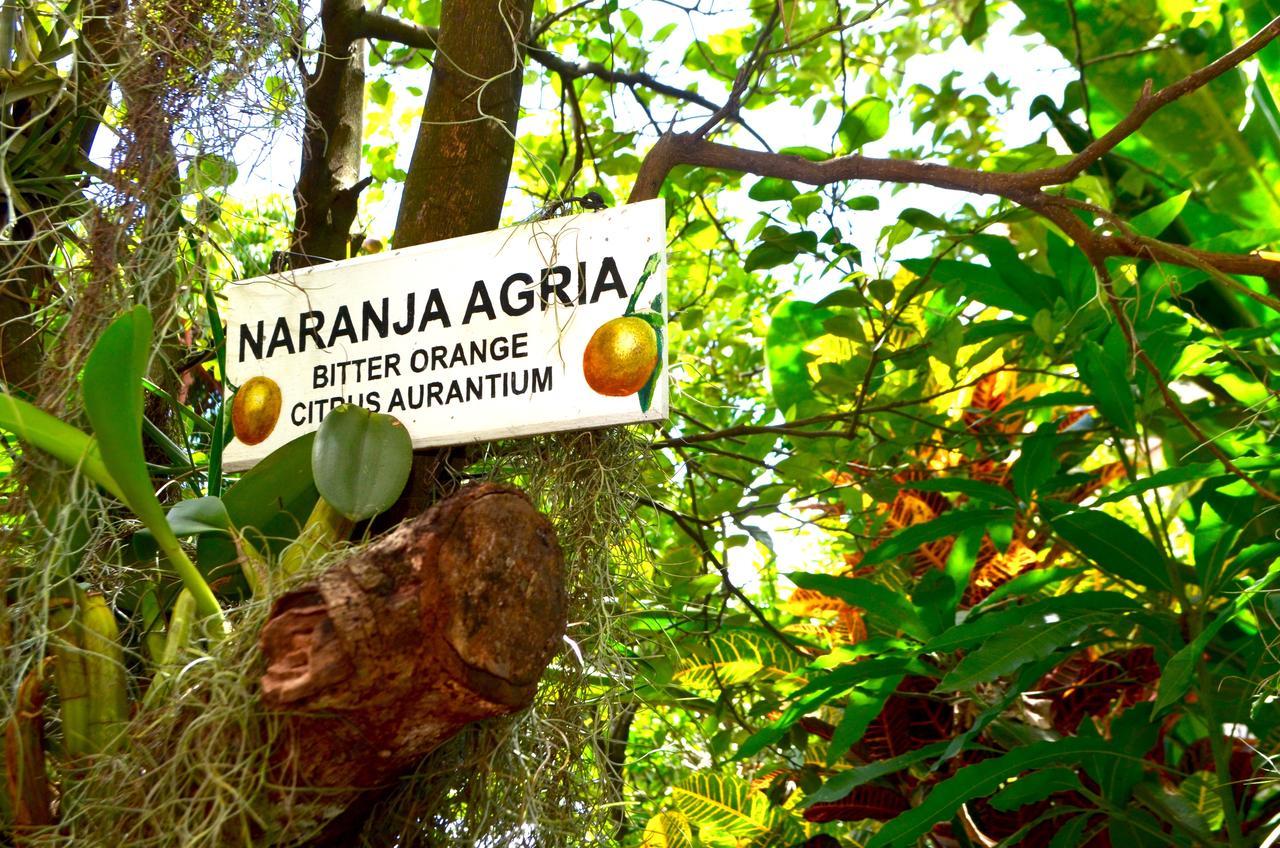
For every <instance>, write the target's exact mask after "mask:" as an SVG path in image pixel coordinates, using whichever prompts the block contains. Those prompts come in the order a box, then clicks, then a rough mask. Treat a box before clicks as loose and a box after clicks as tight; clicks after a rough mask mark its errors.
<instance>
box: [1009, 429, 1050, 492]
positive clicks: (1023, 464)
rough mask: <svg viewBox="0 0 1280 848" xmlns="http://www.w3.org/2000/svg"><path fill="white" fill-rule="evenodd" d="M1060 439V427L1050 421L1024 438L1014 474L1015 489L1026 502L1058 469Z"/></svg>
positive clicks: (1014, 466) (1014, 467)
mask: <svg viewBox="0 0 1280 848" xmlns="http://www.w3.org/2000/svg"><path fill="white" fill-rule="evenodd" d="M1058 439H1059V436H1058V427H1057V425H1056V424H1054V423H1052V422H1050V423H1046V424H1041V425H1040V428H1039V429H1037V430H1036V432H1035V433H1034V434H1033V435H1031V436H1029V437H1027V438H1026V439H1024V440H1023V442H1022V455H1021V456H1019V457H1018V461H1017V462H1015V463H1014V464H1013V471H1012V474H1013V490H1014V491H1015V492H1016V493H1017V494H1018V497H1020V498H1022V500H1023V501H1024V502H1030V501H1031V495H1032V493H1033V492H1034V491H1035V490H1036V489H1037V488H1038V487H1039V486H1040V484H1041V483H1043V482H1045V481H1046V480H1048V479H1049V478H1050V477H1052V476H1053V475H1054V472H1056V471H1057V470H1058Z"/></svg>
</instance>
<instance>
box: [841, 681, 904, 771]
mask: <svg viewBox="0 0 1280 848" xmlns="http://www.w3.org/2000/svg"><path fill="white" fill-rule="evenodd" d="M902 678H903V675H901V674H895V675H891V676H889V677H882V678H880V679H879V680H868V681H867V682H866V683H865V684H861V685H858V686H855V687H853V691H852V692H850V693H849V700H848V701H846V702H845V705H844V714H843V715H842V716H841V717H840V723H839V724H837V725H836V731H835V733H834V734H833V735H832V737H831V742H830V744H828V745H827V765H828V766H830V765H834V764H835V763H836V762H837V761H838V760H839V759H840V758H841V757H843V756H844V754H845V752H846V751H848V750H849V749H850V748H851V747H853V746H854V745H856V744H857V743H858V741H859V740H861V739H862V736H863V734H864V733H866V732H867V725H869V724H871V722H872V721H874V720H875V718H876V716H878V715H880V712H881V711H882V710H883V709H884V702H885V701H886V700H887V699H888V697H889V696H890V695H892V694H893V693H894V691H895V690H896V689H897V688H898V684H900V683H902Z"/></svg>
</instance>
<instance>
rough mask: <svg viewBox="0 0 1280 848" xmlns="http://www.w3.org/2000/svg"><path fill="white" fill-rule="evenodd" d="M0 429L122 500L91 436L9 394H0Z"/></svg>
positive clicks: (117, 485)
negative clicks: (80, 473)
mask: <svg viewBox="0 0 1280 848" xmlns="http://www.w3.org/2000/svg"><path fill="white" fill-rule="evenodd" d="M0 429H4V430H8V431H9V432H10V433H13V434H14V435H15V436H17V437H18V438H19V439H21V440H22V441H23V442H26V443H27V444H28V445H31V446H32V447H34V448H37V449H39V450H42V451H44V452H45V453H47V454H49V455H50V456H52V457H53V458H54V459H57V460H59V461H61V462H62V463H64V464H65V465H68V466H70V467H71V468H80V469H82V470H83V471H84V473H85V475H86V476H87V477H88V478H89V479H90V480H92V481H93V482H95V483H97V484H98V485H99V486H101V487H102V488H104V489H106V490H107V491H108V492H110V493H111V494H113V495H115V496H116V497H117V498H119V499H120V500H124V495H123V494H121V492H120V487H119V484H117V483H116V481H115V478H113V477H112V476H111V473H110V472H109V471H107V466H106V465H105V464H104V463H103V461H102V455H101V453H100V451H99V450H98V443H97V441H96V440H95V439H93V438H92V437H91V436H89V435H87V434H85V433H83V432H81V431H80V430H77V429H76V428H75V427H72V426H71V425H70V424H67V423H66V422H63V421H59V420H58V419H57V418H54V417H53V416H52V415H50V414H49V413H47V412H45V411H44V410H43V409H41V408H40V407H38V406H35V405H34V404H30V403H27V402H26V401H25V400H22V399H21V398H16V397H14V396H13V395H10V394H0Z"/></svg>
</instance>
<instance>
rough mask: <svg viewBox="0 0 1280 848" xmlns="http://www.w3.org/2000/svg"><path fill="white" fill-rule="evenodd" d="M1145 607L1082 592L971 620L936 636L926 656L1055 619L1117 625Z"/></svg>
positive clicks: (1112, 596)
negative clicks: (1085, 618) (1096, 618)
mask: <svg viewBox="0 0 1280 848" xmlns="http://www.w3.org/2000/svg"><path fill="white" fill-rule="evenodd" d="M1140 609H1142V605H1141V604H1139V603H1138V602H1137V601H1135V600H1134V599H1133V598H1130V597H1129V596H1127V595H1124V594H1122V593H1120V592H1090V591H1080V592H1074V593H1072V594H1069V595H1057V596H1055V597H1052V598H1046V599H1044V600H1043V601H1034V602H1032V603H1029V604H1023V605H1022V606H1016V607H1012V608H1009V609H1002V610H998V611H988V612H983V613H982V614H981V615H975V614H974V613H973V612H970V617H969V618H967V619H965V621H964V623H963V624H958V625H956V626H955V627H952V628H951V629H950V630H948V631H946V632H945V633H942V634H940V635H938V636H935V637H934V638H933V639H930V640H929V641H928V642H927V643H925V646H924V648H923V649H922V651H923V653H929V654H933V653H938V652H942V651H955V650H959V649H960V648H965V647H968V646H969V645H973V644H976V643H978V642H981V641H983V640H985V639H987V638H988V637H990V636H994V635H995V634H997V633H1002V632H1004V631H1007V630H1013V629H1017V628H1019V627H1022V626H1023V625H1024V624H1025V622H1028V621H1033V622H1034V621H1038V622H1043V623H1048V622H1050V621H1051V620H1052V619H1053V618H1055V617H1056V618H1059V619H1064V618H1067V617H1069V616H1079V615H1095V614H1098V615H1103V616H1106V617H1108V618H1110V619H1111V620H1112V621H1115V620H1116V619H1117V618H1119V617H1120V616H1121V615H1124V614H1126V613H1132V612H1136V611H1138V610H1140Z"/></svg>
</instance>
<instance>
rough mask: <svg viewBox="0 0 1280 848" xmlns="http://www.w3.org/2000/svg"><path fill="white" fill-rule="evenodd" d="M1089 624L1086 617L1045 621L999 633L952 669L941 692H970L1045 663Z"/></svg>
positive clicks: (1027, 623) (940, 687)
mask: <svg viewBox="0 0 1280 848" xmlns="http://www.w3.org/2000/svg"><path fill="white" fill-rule="evenodd" d="M1088 624H1089V621H1088V619H1087V618H1086V617H1080V618H1066V619H1062V620H1060V621H1053V622H1052V623H1044V622H1043V621H1042V622H1040V623H1038V624H1035V625H1034V626H1033V623H1032V622H1024V623H1023V625H1022V626H1021V627H1019V628H1017V629H1014V630H1008V631H1005V632H1003V633H998V634H996V635H995V636H992V637H991V638H990V639H988V640H987V641H986V642H984V643H983V644H982V646H981V647H979V648H977V649H976V650H974V651H972V652H970V653H969V654H968V655H967V656H966V657H965V658H964V659H962V660H961V661H960V662H959V663H958V664H957V665H956V667H955V668H953V669H951V671H949V672H948V673H947V675H946V676H945V677H943V678H942V682H941V683H939V684H938V688H939V689H947V690H955V691H958V690H962V689H970V688H972V687H974V686H976V685H977V684H979V683H986V682H987V681H988V680H994V679H995V678H997V677H1001V676H1003V675H1006V674H1011V673H1013V672H1014V671H1016V670H1018V669H1019V668H1021V667H1022V666H1024V665H1026V664H1027V663H1029V662H1034V661H1036V660H1042V659H1044V658H1046V657H1048V656H1049V655H1050V654H1052V653H1053V652H1054V651H1056V650H1058V649H1059V648H1061V647H1062V646H1063V645H1067V644H1069V643H1070V642H1072V641H1074V640H1075V638H1076V637H1077V636H1079V635H1080V634H1081V633H1082V632H1083V631H1084V629H1085V627H1087V626H1088Z"/></svg>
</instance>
